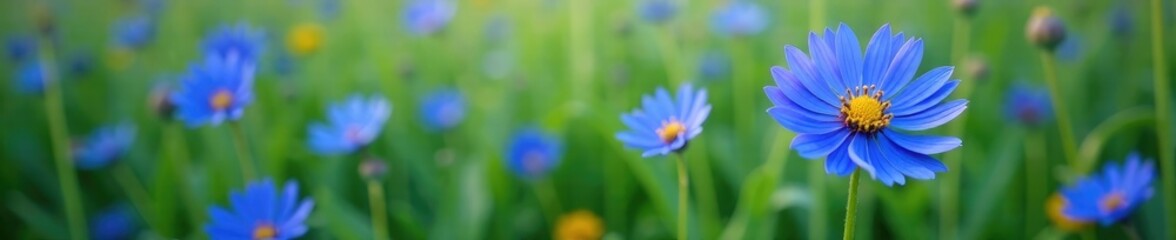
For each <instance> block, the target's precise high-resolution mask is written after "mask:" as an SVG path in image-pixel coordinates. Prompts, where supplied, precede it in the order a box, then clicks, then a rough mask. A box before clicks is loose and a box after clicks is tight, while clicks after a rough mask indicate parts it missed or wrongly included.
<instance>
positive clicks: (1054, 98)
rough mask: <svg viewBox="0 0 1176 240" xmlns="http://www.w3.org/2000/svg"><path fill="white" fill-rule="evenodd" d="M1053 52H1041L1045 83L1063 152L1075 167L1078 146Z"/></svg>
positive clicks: (1070, 164)
mask: <svg viewBox="0 0 1176 240" xmlns="http://www.w3.org/2000/svg"><path fill="white" fill-rule="evenodd" d="M1054 61H1056V60H1055V59H1054V57H1053V53H1052V52H1048V51H1043V52H1041V67H1042V70H1043V72H1044V73H1045V83H1046V84H1048V85H1049V92H1050V94H1049V96H1050V99H1049V100H1050V102H1053V109H1054V116H1055V118H1057V120H1058V133H1059V134H1061V138H1062V153H1063V154H1065V155H1066V164H1067V165H1068V166H1069V167H1070V168H1071V169H1073V168H1074V167H1076V166H1077V164H1076V162H1077V159H1078V147H1077V144H1076V143H1075V140H1074V132H1071V130H1072V129H1073V128H1072V126H1073V125H1070V110H1069V108H1066V101H1065V99H1064V98H1063V97H1062V87H1061V85H1060V84H1061V83H1060V82H1058V72H1057V67H1056V64H1055V62H1054Z"/></svg>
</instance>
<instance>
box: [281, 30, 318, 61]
mask: <svg viewBox="0 0 1176 240" xmlns="http://www.w3.org/2000/svg"><path fill="white" fill-rule="evenodd" d="M322 45H323V27H322V26H320V25H319V24H317V23H313V22H308V23H302V24H298V25H296V26H294V28H291V29H290V32H289V33H288V34H287V35H286V49H287V50H289V51H290V52H292V53H294V55H298V56H305V55H307V54H310V53H313V52H314V51H317V50H318V49H319V48H320V47H322Z"/></svg>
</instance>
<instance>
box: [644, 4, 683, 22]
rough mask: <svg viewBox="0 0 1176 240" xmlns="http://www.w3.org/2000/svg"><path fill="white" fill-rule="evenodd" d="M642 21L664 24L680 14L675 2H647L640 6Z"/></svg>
mask: <svg viewBox="0 0 1176 240" xmlns="http://www.w3.org/2000/svg"><path fill="white" fill-rule="evenodd" d="M638 11H639V12H638V14H640V15H641V19H644V20H645V21H646V22H650V23H663V22H666V21H669V20H670V19H671V18H674V15H675V14H677V13H678V6H677V5H674V2H673V0H645V1H641V5H640V6H638Z"/></svg>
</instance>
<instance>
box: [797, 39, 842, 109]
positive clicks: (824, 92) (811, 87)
mask: <svg viewBox="0 0 1176 240" xmlns="http://www.w3.org/2000/svg"><path fill="white" fill-rule="evenodd" d="M784 50H785V52H786V54H785V57H786V58H787V60H788V66H789V67H790V68H791V69H792V73H794V74H796V79H799V80H800V83H801V85H803V86H804V89H805V90H806V91H809V92H810V93H812V94H813V95H814V96H817V98H818V99H820V100H821V101H824V102H825V103H827V104H829V105H830V106H837V105H838V104H840V103H839V100H838V99H837V95H836V94H834V93H836V92H839V91H843V90H845V89H831V88H829V84H828V83H826V82H827V81H834V79H824V78H821V77H820V76H819V75H818V73H817V70H816V68H814V67H813V62H812V61H811V60H809V58H808V57H807V56H805V55H804V52H801V51H800V49H797V48H796V47H793V46H787V47H785V48H784Z"/></svg>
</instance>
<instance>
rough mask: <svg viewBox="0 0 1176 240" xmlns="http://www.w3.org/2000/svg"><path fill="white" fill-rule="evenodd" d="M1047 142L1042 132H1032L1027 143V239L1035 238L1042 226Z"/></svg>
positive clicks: (1047, 174)
mask: <svg viewBox="0 0 1176 240" xmlns="http://www.w3.org/2000/svg"><path fill="white" fill-rule="evenodd" d="M1044 149H1045V140H1044V139H1043V137H1042V136H1041V132H1040V131H1031V132H1030V133H1029V136H1028V141H1026V142H1025V151H1024V152H1025V159H1024V161H1025V183H1026V184H1025V214H1024V216H1025V238H1026V239H1029V238H1032V237H1033V234H1034V232H1033V231H1034V230H1036V229H1038V228H1039V227H1040V226H1041V220H1043V219H1042V214H1045V211H1044V210H1042V209H1041V206H1042V203H1044V202H1045V196H1044V195H1043V194H1044V193H1046V182H1047V179H1049V171H1048V170H1047V169H1046V161H1048V159H1047V158H1046V157H1045V152H1044Z"/></svg>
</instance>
